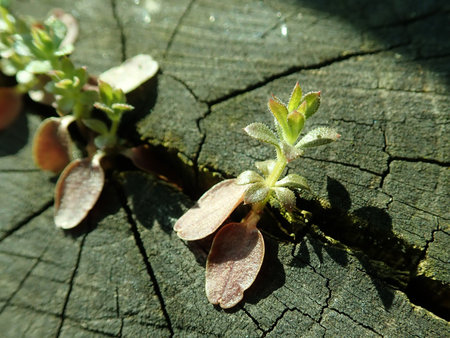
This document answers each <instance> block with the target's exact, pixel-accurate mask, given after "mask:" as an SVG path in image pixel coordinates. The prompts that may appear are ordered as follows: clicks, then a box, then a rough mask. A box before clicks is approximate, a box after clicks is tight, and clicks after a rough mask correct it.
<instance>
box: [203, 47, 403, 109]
mask: <svg viewBox="0 0 450 338" xmlns="http://www.w3.org/2000/svg"><path fill="white" fill-rule="evenodd" d="M408 44H409V42H402V43H398V44H395V45H392V46H390V47H387V48H378V49H372V50H368V51H361V50H359V51H355V52H350V53H345V54H340V55H337V56H335V57H331V58H329V59H325V60H323V61H320V62H318V63H314V64H310V65H302V66H292V67H289V68H288V69H286V70H284V71H282V72H280V73H277V74H274V75H271V76H268V77H267V78H265V79H264V80H262V81H258V82H255V83H253V84H250V85H248V86H246V87H245V88H243V89H236V90H234V91H232V92H230V93H228V94H226V95H224V96H221V97H219V98H217V99H214V100H209V101H206V102H207V103H208V104H210V105H211V106H214V105H216V104H219V103H223V102H225V101H227V100H230V99H233V98H235V97H237V96H239V95H242V94H245V93H247V92H251V91H253V90H255V89H258V88H261V87H264V86H266V85H267V84H269V83H271V82H273V81H275V80H279V79H281V78H283V77H286V76H289V75H292V74H295V73H298V72H300V71H304V70H317V69H322V68H324V67H328V66H331V65H333V64H336V63H338V62H343V61H347V60H349V59H352V58H357V57H360V56H365V55H376V54H379V53H383V52H387V51H390V50H393V49H396V48H399V47H403V46H406V45H408Z"/></svg>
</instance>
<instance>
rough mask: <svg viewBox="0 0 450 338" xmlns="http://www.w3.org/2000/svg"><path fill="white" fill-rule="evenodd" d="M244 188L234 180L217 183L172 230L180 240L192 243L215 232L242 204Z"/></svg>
mask: <svg viewBox="0 0 450 338" xmlns="http://www.w3.org/2000/svg"><path fill="white" fill-rule="evenodd" d="M245 189H246V187H245V186H242V185H237V184H236V180H235V179H229V180H225V181H222V182H220V183H217V184H216V185H214V186H213V187H212V188H211V189H209V190H208V191H207V192H206V193H204V194H203V196H202V197H200V199H199V200H198V202H197V203H196V204H195V205H194V206H193V207H192V208H191V209H189V210H188V211H187V212H186V213H185V214H184V215H183V216H182V217H181V218H180V219H179V220H178V221H177V222H176V223H175V226H174V230H175V231H176V232H177V234H178V236H179V237H180V238H181V239H184V240H188V241H194V240H197V239H201V238H205V237H206V236H208V235H210V234H212V233H213V232H215V231H216V230H217V229H218V228H219V227H220V226H221V225H222V223H223V222H224V221H225V220H226V219H227V217H228V216H229V215H230V214H231V213H232V212H233V211H234V209H236V207H237V206H238V205H239V204H241V203H242V201H243V199H244V192H245Z"/></svg>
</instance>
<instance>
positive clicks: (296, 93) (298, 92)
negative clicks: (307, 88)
mask: <svg viewBox="0 0 450 338" xmlns="http://www.w3.org/2000/svg"><path fill="white" fill-rule="evenodd" d="M301 100H302V88H301V87H300V85H299V84H298V82H297V83H296V84H295V87H294V90H293V91H292V94H291V98H290V99H289V104H288V111H289V112H292V111H294V110H296V109H297V107H298V106H299V105H300V103H301V102H302V101H301Z"/></svg>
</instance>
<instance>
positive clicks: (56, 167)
mask: <svg viewBox="0 0 450 338" xmlns="http://www.w3.org/2000/svg"><path fill="white" fill-rule="evenodd" d="M69 142H70V136H69V132H68V131H67V127H66V126H65V125H63V124H62V123H61V119H60V118H48V119H46V120H44V121H43V122H42V123H41V125H40V126H39V128H38V130H37V131H36V134H35V136H34V140H33V158H34V162H35V163H36V165H37V166H38V167H39V168H41V169H42V170H48V171H52V172H54V173H59V172H60V171H61V170H63V169H64V168H65V166H66V165H67V164H68V163H69V162H70V155H69V149H68V146H69Z"/></svg>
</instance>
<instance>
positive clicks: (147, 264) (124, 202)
mask: <svg viewBox="0 0 450 338" xmlns="http://www.w3.org/2000/svg"><path fill="white" fill-rule="evenodd" d="M114 186H115V189H116V192H117V195H118V197H119V200H120V204H121V205H122V208H123V210H124V211H125V214H126V215H127V220H128V223H129V225H130V228H131V232H132V233H133V237H134V241H135V243H136V246H137V247H138V250H139V253H140V255H141V258H142V261H143V263H144V265H145V268H146V270H147V274H148V275H149V277H150V281H151V282H152V285H153V289H154V290H155V294H156V296H157V297H158V301H159V304H160V307H161V311H162V313H163V315H164V319H165V321H166V324H167V328H168V330H169V332H170V336H171V337H173V335H174V331H173V327H172V321H171V319H170V316H169V313H168V312H167V308H166V304H165V301H164V297H163V295H162V292H161V289H160V287H159V284H158V280H157V278H156V275H155V272H154V271H153V268H152V265H151V263H150V260H149V256H148V255H147V252H146V250H145V247H144V243H143V242H142V238H141V235H140V233H139V230H138V227H137V223H136V221H135V219H134V216H133V212H132V210H131V208H130V207H129V205H128V203H127V199H126V195H125V192H124V191H123V188H122V187H121V186H120V183H119V182H114Z"/></svg>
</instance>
